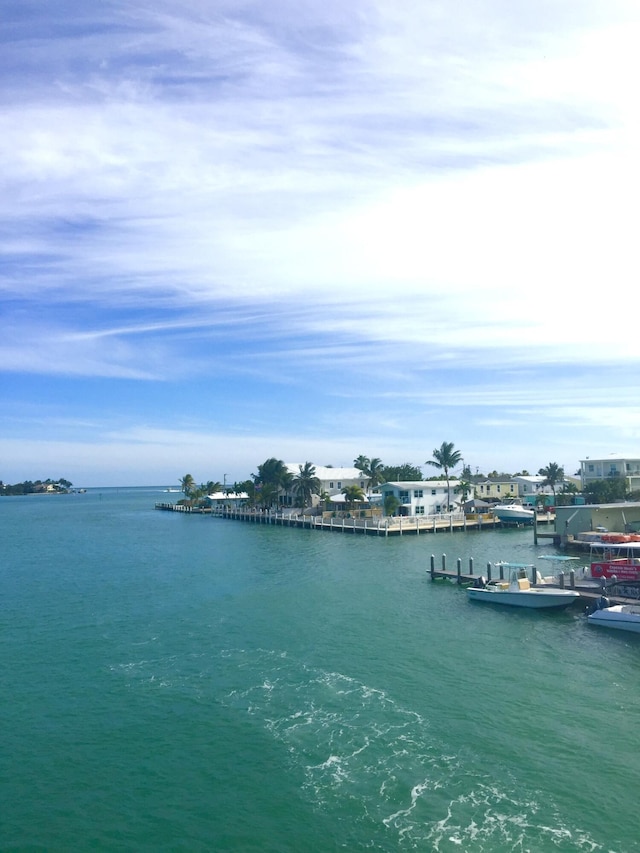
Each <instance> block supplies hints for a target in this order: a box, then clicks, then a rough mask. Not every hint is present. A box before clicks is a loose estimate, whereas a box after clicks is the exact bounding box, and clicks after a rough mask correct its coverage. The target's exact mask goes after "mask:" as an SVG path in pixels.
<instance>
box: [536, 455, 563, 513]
mask: <svg viewBox="0 0 640 853" xmlns="http://www.w3.org/2000/svg"><path fill="white" fill-rule="evenodd" d="M538 474H540V475H541V476H542V477H544V480H543V481H542V483H540V485H541V486H542V487H543V488H544V487H545V486H551V491H552V492H553V502H554V503H555V502H556V486H557V485H558V483H562V481H563V480H564V468H563V467H562V466H561V465H558V463H557V462H549V464H548V465H547V467H546V468H540V470H539V471H538Z"/></svg>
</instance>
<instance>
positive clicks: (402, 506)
mask: <svg viewBox="0 0 640 853" xmlns="http://www.w3.org/2000/svg"><path fill="white" fill-rule="evenodd" d="M459 485H460V481H459V480H450V481H449V494H448V495H447V481H446V480H403V481H399V482H392V483H383V484H382V485H381V486H378V491H379V492H380V494H381V497H382V503H383V504H384V501H385V499H386V498H387V497H388V496H389V495H393V496H394V497H395V498H396V499H397V501H398V503H399V509H398V512H399V513H400V514H401V515H437V514H438V513H441V512H449V511H450V510H449V507H452V508H453V506H456V505H458V506H459V505H460V504H461V503H462V502H463V498H464V496H463V495H462V494H461V493H458V494H456V489H457V488H458V487H459Z"/></svg>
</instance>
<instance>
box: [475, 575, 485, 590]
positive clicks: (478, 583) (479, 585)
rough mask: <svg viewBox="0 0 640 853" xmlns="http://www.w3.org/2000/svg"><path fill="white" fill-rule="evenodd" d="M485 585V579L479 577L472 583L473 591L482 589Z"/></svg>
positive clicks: (481, 576)
mask: <svg viewBox="0 0 640 853" xmlns="http://www.w3.org/2000/svg"><path fill="white" fill-rule="evenodd" d="M486 585H487V579H486V578H485V577H484V576H483V575H480V577H479V578H476V579H475V580H474V582H473V586H474V589H484V588H485V586H486Z"/></svg>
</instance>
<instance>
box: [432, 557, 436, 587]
mask: <svg viewBox="0 0 640 853" xmlns="http://www.w3.org/2000/svg"><path fill="white" fill-rule="evenodd" d="M435 579H436V558H435V554H432V555H431V580H432V581H434V580H435Z"/></svg>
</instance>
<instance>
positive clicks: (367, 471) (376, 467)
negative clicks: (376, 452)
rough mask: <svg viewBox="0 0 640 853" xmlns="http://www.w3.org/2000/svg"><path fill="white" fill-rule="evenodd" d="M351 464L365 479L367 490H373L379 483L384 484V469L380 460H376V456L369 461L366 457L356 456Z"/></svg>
mask: <svg viewBox="0 0 640 853" xmlns="http://www.w3.org/2000/svg"><path fill="white" fill-rule="evenodd" d="M353 464H354V466H355V467H356V468H357V469H358V470H359V471H362V475H363V477H366V479H367V486H368V487H369V488H371V489H375V487H376V486H379V485H380V483H384V481H385V477H384V470H385V467H384V465H383V464H382V460H381V459H378V457H377V456H376V457H374V458H373V459H369V457H368V456H358V458H357V459H354V460H353Z"/></svg>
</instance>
